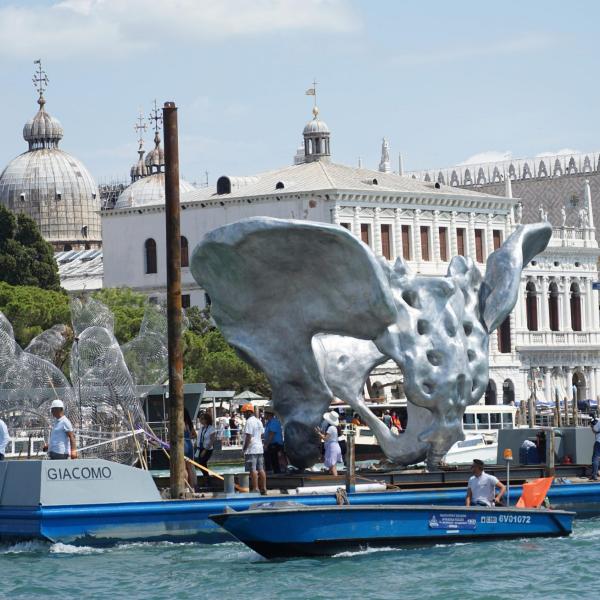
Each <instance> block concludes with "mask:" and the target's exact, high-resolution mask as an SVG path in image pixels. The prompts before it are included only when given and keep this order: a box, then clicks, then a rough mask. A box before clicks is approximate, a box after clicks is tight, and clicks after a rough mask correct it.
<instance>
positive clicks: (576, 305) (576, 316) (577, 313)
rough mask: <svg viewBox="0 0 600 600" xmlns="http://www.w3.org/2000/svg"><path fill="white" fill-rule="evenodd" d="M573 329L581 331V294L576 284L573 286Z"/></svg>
mask: <svg viewBox="0 0 600 600" xmlns="http://www.w3.org/2000/svg"><path fill="white" fill-rule="evenodd" d="M571 328H572V329H573V331H581V294H580V292H579V286H578V285H577V284H576V283H572V284H571Z"/></svg>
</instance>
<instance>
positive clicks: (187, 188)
mask: <svg viewBox="0 0 600 600" xmlns="http://www.w3.org/2000/svg"><path fill="white" fill-rule="evenodd" d="M195 189H196V188H195V187H194V186H193V185H192V184H191V183H188V182H187V181H185V180H183V179H180V180H179V191H180V192H181V193H182V194H184V193H185V192H192V191H194V190H195ZM164 203H165V174H164V173H154V174H153V175H148V176H147V177H143V178H142V179H138V180H137V181H135V182H134V183H132V184H131V185H130V186H128V187H126V188H125V189H124V190H123V191H122V192H121V193H120V194H119V197H118V198H117V202H116V204H115V208H134V207H137V206H155V205H159V206H160V205H161V204H164Z"/></svg>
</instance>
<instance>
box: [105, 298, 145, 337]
mask: <svg viewBox="0 0 600 600" xmlns="http://www.w3.org/2000/svg"><path fill="white" fill-rule="evenodd" d="M94 298H95V299H96V300H99V301H100V302H102V303H103V304H105V305H106V306H107V307H108V308H109V309H110V310H111V311H112V313H113V315H114V317H115V337H116V338H117V341H118V342H119V344H126V343H127V342H129V341H130V340H131V339H133V338H134V337H135V336H136V335H137V334H138V332H139V330H140V325H141V324H142V319H143V317H144V307H145V306H146V302H147V301H148V297H147V296H145V295H144V294H140V293H139V292H134V291H133V290H131V289H129V288H104V289H102V290H100V291H98V292H95V293H94Z"/></svg>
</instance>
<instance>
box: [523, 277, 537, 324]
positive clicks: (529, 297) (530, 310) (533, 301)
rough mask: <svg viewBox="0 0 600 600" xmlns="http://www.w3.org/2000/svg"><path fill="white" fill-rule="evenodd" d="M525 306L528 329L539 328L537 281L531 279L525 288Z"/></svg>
mask: <svg viewBox="0 0 600 600" xmlns="http://www.w3.org/2000/svg"><path fill="white" fill-rule="evenodd" d="M525 289H526V292H525V307H526V310H527V329H528V331H537V330H538V318H537V292H536V289H535V283H533V281H530V282H529V283H528V284H527V287H526V288H525Z"/></svg>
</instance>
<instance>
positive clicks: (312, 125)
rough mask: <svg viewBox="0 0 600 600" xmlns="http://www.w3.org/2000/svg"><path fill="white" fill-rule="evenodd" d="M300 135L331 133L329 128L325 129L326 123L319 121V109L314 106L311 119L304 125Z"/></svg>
mask: <svg viewBox="0 0 600 600" xmlns="http://www.w3.org/2000/svg"><path fill="white" fill-rule="evenodd" d="M302 133H303V134H304V135H307V134H308V135H310V134H322V133H325V134H329V133H331V132H330V131H329V127H327V123H325V121H321V119H319V109H318V108H317V107H316V106H315V107H314V108H313V118H312V119H311V120H310V121H309V122H308V123H307V124H306V125H305V127H304V131H303V132H302Z"/></svg>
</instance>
